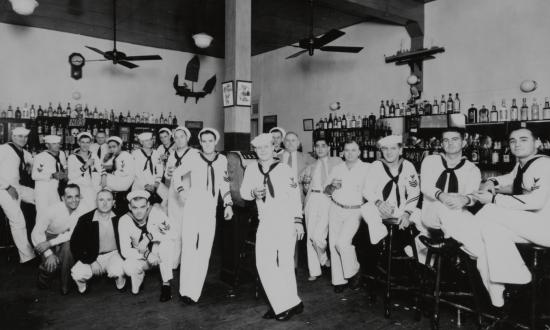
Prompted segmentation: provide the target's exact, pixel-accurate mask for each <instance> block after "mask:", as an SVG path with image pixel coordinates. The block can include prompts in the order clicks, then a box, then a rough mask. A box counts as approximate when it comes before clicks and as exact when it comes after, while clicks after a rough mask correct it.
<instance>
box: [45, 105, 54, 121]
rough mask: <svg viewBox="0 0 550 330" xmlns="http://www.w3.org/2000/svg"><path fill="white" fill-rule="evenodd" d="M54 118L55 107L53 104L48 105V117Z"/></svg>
mask: <svg viewBox="0 0 550 330" xmlns="http://www.w3.org/2000/svg"><path fill="white" fill-rule="evenodd" d="M52 116H53V107H52V102H50V104H48V110H47V111H46V117H52Z"/></svg>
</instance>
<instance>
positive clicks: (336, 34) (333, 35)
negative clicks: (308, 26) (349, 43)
mask: <svg viewBox="0 0 550 330" xmlns="http://www.w3.org/2000/svg"><path fill="white" fill-rule="evenodd" d="M344 34H346V33H345V32H342V31H340V30H335V29H332V30H330V31H328V32H327V33H325V34H324V35H323V36H321V37H319V38H315V41H314V42H313V47H314V48H319V47H323V46H324V45H326V44H328V43H329V42H332V41H334V40H336V39H338V38H340V37H341V36H343V35H344Z"/></svg>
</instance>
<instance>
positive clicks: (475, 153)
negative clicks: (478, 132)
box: [470, 137, 479, 164]
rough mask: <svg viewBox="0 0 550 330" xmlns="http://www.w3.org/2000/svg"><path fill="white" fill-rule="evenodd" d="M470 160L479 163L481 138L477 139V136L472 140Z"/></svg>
mask: <svg viewBox="0 0 550 330" xmlns="http://www.w3.org/2000/svg"><path fill="white" fill-rule="evenodd" d="M470 161H471V162H472V163H474V164H479V140H477V137H476V138H475V139H474V141H473V142H472V146H471V150H470Z"/></svg>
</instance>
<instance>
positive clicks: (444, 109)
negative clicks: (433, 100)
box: [439, 94, 447, 113]
mask: <svg viewBox="0 0 550 330" xmlns="http://www.w3.org/2000/svg"><path fill="white" fill-rule="evenodd" d="M446 112H447V102H446V101H445V95H443V94H442V95H441V101H439V113H446Z"/></svg>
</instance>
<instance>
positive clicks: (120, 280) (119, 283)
mask: <svg viewBox="0 0 550 330" xmlns="http://www.w3.org/2000/svg"><path fill="white" fill-rule="evenodd" d="M115 284H116V288H117V289H119V290H122V289H123V288H124V286H125V285H126V277H125V276H120V277H117V278H116V279H115Z"/></svg>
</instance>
